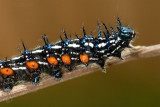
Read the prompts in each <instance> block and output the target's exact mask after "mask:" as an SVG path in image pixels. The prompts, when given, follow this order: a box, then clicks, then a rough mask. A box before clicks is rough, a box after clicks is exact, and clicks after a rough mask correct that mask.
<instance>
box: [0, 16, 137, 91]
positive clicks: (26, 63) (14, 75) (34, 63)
mask: <svg viewBox="0 0 160 107" xmlns="http://www.w3.org/2000/svg"><path fill="white" fill-rule="evenodd" d="M117 21H118V24H119V26H118V27H117V31H116V32H115V33H114V31H113V28H112V27H111V28H112V33H109V30H108V29H107V27H106V25H105V24H104V23H102V24H103V25H104V27H105V29H106V31H103V34H104V36H102V34H101V33H102V31H101V29H100V26H99V24H98V29H99V33H98V36H97V37H93V36H92V34H91V35H90V36H87V34H86V32H85V29H84V26H83V34H84V37H82V38H80V37H78V36H77V35H76V37H77V39H71V40H70V39H68V37H67V34H66V32H65V30H63V33H64V36H65V40H63V39H62V37H61V36H60V39H61V41H58V42H56V43H55V44H50V43H49V41H48V38H47V36H46V35H44V36H42V38H43V41H44V43H45V45H44V46H40V47H38V48H36V49H34V50H31V51H28V50H27V49H26V48H25V45H24V43H23V42H22V45H23V48H24V52H22V51H21V50H19V51H20V53H21V54H20V55H19V56H16V57H14V58H12V59H9V60H7V59H6V60H5V61H0V89H1V90H3V91H10V90H11V89H12V88H13V86H15V85H16V84H17V82H18V81H21V80H23V81H30V82H32V83H33V84H38V83H39V80H40V74H41V73H42V72H45V73H47V74H49V75H52V76H54V78H55V80H59V79H60V78H61V77H62V74H63V72H62V67H65V68H67V69H68V70H69V71H71V70H72V69H73V68H74V67H75V66H76V65H79V64H85V65H86V67H87V66H88V64H90V63H97V64H98V65H100V67H101V68H102V69H103V70H104V63H105V60H106V59H107V58H108V57H110V56H114V57H119V58H120V59H122V57H121V52H122V50H123V49H124V48H126V47H128V48H131V46H130V45H129V44H130V42H131V40H133V38H134V37H135V32H134V30H132V29H131V28H129V27H125V26H122V25H121V22H120V20H119V18H117Z"/></svg>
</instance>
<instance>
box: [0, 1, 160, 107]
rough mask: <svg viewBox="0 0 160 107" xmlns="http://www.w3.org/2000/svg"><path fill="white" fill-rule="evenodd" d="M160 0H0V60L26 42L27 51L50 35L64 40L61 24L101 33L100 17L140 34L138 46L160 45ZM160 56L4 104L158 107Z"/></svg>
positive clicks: (25, 106) (13, 106)
mask: <svg viewBox="0 0 160 107" xmlns="http://www.w3.org/2000/svg"><path fill="white" fill-rule="evenodd" d="M159 10H160V1H159V0H0V49H1V50H0V59H2V60H3V59H4V57H6V56H7V57H8V58H11V57H13V56H15V55H18V54H19V52H18V51H17V47H20V48H22V47H21V44H20V41H21V40H23V41H24V42H25V44H26V47H27V49H28V50H30V49H34V48H35V47H37V46H39V45H42V44H43V42H42V40H41V35H42V34H43V33H46V34H47V35H48V38H49V40H50V41H51V42H56V41H58V40H59V35H60V34H62V32H61V31H62V28H65V29H66V31H67V32H68V33H71V34H75V33H77V34H79V35H81V34H82V28H81V26H82V24H84V25H85V28H86V31H87V33H88V34H89V32H90V31H93V34H94V35H97V34H98V32H97V31H98V29H97V21H100V22H101V21H103V22H105V23H106V24H107V25H108V26H109V25H112V26H113V27H114V28H115V27H116V26H117V22H116V18H117V16H119V17H120V19H121V21H122V24H123V25H125V26H129V27H131V28H133V29H134V30H135V31H136V33H137V35H136V39H135V42H134V43H133V45H154V44H158V43H160V27H159V26H160V12H159ZM159 65H160V57H154V58H148V59H140V60H136V61H132V62H127V63H124V64H121V65H118V66H114V67H111V68H109V69H107V71H108V73H107V74H104V73H102V72H100V71H97V72H95V73H93V74H90V75H86V76H83V77H79V78H76V79H74V80H70V81H67V82H64V83H61V84H58V85H56V86H51V87H48V88H46V89H42V90H39V91H37V92H34V93H31V94H27V95H24V96H21V97H18V98H15V99H12V100H9V101H5V102H2V103H0V106H1V107H2V106H5V107H29V106H30V107H32V106H38V107H49V106H50V107H58V106H60V107H61V106H64V107H72V106H75V107H77V106H79V107H82V106H83V107H90V106H92V107H124V106H126V107H157V106H160V67H159Z"/></svg>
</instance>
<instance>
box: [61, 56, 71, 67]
mask: <svg viewBox="0 0 160 107" xmlns="http://www.w3.org/2000/svg"><path fill="white" fill-rule="evenodd" d="M62 61H63V63H65V64H66V65H70V64H71V58H70V56H68V55H63V56H62Z"/></svg>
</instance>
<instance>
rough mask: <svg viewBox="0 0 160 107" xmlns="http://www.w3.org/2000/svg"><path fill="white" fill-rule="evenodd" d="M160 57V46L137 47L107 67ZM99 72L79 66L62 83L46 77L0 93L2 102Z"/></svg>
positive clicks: (91, 67) (110, 62)
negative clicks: (38, 81) (37, 82)
mask: <svg viewBox="0 0 160 107" xmlns="http://www.w3.org/2000/svg"><path fill="white" fill-rule="evenodd" d="M159 55H160V44H158V45H152V46H147V47H146V46H135V47H134V48H126V49H125V50H124V51H123V52H122V57H123V59H124V60H120V59H119V58H115V57H110V58H108V59H107V61H106V63H105V67H106V68H107V67H110V66H113V65H117V64H121V63H124V62H128V61H130V60H136V59H139V58H146V57H154V56H159ZM82 69H83V70H82ZM98 70H100V67H99V66H98V65H96V64H90V65H89V66H88V68H86V67H85V65H79V66H77V67H76V69H75V70H73V71H72V72H65V73H64V74H63V79H61V80H60V81H55V80H54V79H53V77H51V76H46V77H43V78H42V80H41V82H40V84H39V85H32V84H31V83H30V82H28V83H23V84H19V85H17V86H15V87H14V88H13V89H12V91H11V92H8V93H7V92H3V91H0V102H1V101H5V100H9V99H11V98H14V97H18V96H21V95H24V94H27V93H30V92H34V91H37V90H39V89H42V88H45V87H48V86H51V85H55V84H58V83H61V82H64V81H67V80H70V79H73V78H76V77H80V76H82V75H86V74H90V73H93V72H95V71H98Z"/></svg>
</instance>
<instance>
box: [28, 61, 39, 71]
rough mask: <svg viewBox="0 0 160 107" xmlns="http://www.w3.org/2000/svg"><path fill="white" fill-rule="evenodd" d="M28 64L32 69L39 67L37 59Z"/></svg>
mask: <svg viewBox="0 0 160 107" xmlns="http://www.w3.org/2000/svg"><path fill="white" fill-rule="evenodd" d="M26 65H27V67H28V68H30V69H38V63H37V62H36V61H29V62H27V63H26Z"/></svg>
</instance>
